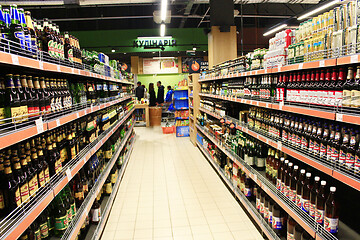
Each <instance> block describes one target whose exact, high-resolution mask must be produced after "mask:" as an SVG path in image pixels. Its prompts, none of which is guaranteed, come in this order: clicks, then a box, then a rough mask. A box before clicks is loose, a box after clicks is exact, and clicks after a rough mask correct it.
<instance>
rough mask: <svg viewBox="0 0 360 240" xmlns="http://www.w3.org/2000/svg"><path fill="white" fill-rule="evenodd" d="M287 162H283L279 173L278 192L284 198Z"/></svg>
mask: <svg viewBox="0 0 360 240" xmlns="http://www.w3.org/2000/svg"><path fill="white" fill-rule="evenodd" d="M288 164H289V160H285V161H284V167H283V169H282V171H281V172H282V173H281V188H280V191H281V192H282V193H283V194H284V195H285V196H286V194H285V178H286V170H287V168H288Z"/></svg>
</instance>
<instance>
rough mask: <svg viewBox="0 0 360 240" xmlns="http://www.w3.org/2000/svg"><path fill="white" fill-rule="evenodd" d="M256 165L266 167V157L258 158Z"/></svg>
mask: <svg viewBox="0 0 360 240" xmlns="http://www.w3.org/2000/svg"><path fill="white" fill-rule="evenodd" d="M256 160H257V161H256V166H257V167H258V168H262V167H265V160H266V159H265V158H256Z"/></svg>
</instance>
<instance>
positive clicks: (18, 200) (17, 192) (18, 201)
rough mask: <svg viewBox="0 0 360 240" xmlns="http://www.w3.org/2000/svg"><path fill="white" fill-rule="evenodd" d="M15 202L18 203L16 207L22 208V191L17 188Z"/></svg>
mask: <svg viewBox="0 0 360 240" xmlns="http://www.w3.org/2000/svg"><path fill="white" fill-rule="evenodd" d="M15 202H16V206H18V207H19V206H20V205H21V196H20V189H19V188H17V189H16V191H15Z"/></svg>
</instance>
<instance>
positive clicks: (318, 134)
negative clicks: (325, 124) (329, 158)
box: [313, 122, 323, 156]
mask: <svg viewBox="0 0 360 240" xmlns="http://www.w3.org/2000/svg"><path fill="white" fill-rule="evenodd" d="M322 135H323V129H322V127H321V123H320V122H318V123H317V131H316V135H315V137H314V151H313V153H314V155H315V156H318V155H320V144H321V141H322Z"/></svg>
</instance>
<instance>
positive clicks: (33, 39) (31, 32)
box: [24, 11, 38, 54]
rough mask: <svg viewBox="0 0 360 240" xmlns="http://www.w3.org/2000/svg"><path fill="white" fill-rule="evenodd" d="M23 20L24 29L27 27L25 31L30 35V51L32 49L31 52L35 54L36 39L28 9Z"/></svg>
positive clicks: (36, 47)
mask: <svg viewBox="0 0 360 240" xmlns="http://www.w3.org/2000/svg"><path fill="white" fill-rule="evenodd" d="M25 21H26V24H25V26H24V29H27V31H28V32H29V35H30V39H31V51H32V53H34V54H36V53H37V50H38V46H37V43H38V40H37V36H36V32H35V28H34V25H33V20H32V19H31V13H30V12H29V11H26V12H25Z"/></svg>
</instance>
